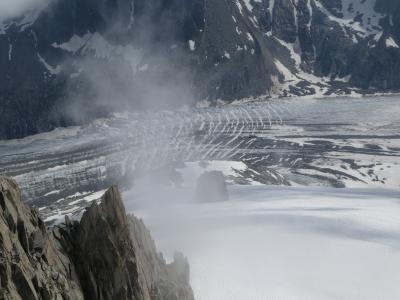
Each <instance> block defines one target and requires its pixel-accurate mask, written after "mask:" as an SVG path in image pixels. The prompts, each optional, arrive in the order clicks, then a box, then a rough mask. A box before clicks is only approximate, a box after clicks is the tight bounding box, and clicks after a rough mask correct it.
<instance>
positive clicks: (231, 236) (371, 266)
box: [124, 184, 400, 300]
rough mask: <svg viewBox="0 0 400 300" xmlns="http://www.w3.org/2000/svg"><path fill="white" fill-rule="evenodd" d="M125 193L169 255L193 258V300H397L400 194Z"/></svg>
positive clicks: (261, 189)
mask: <svg viewBox="0 0 400 300" xmlns="http://www.w3.org/2000/svg"><path fill="white" fill-rule="evenodd" d="M192 193H193V191H192V190H190V189H176V190H174V189H171V188H160V187H155V186H154V185H151V184H150V185H149V186H148V187H147V189H146V188H143V186H142V187H141V188H140V190H135V189H134V190H131V191H129V192H126V193H125V194H124V199H125V201H126V206H127V209H128V211H133V212H134V213H135V214H136V215H137V216H139V217H141V218H143V219H144V222H145V223H146V225H147V226H148V227H149V228H150V229H151V231H152V235H153V237H155V240H156V242H157V244H158V247H159V249H160V250H161V251H163V253H164V254H166V256H167V257H172V255H173V252H174V251H175V250H176V249H179V250H181V251H183V253H184V254H185V255H186V256H187V257H188V259H189V263H190V267H191V284H192V287H193V289H194V293H195V297H196V299H200V300H203V299H204V300H214V299H215V300H225V299H226V300H235V299H240V300H242V299H254V300H257V299H307V300H309V299H311V300H312V299H318V300H323V299H363V300H365V299H398V298H399V297H400V285H399V284H398V278H399V276H400V218H399V217H398V216H399V214H400V191H398V190H397V191H396V190H374V189H329V188H310V187H307V188H304V187H303V188H289V187H271V186H270V187H266V186H230V187H229V193H230V201H227V202H221V203H195V202H193V200H192V199H193V197H192Z"/></svg>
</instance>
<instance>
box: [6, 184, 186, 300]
mask: <svg viewBox="0 0 400 300" xmlns="http://www.w3.org/2000/svg"><path fill="white" fill-rule="evenodd" d="M0 299H24V300H25V299H46V300H47V299H71V300H72V299H74V300H75V299H90V300H92V299H102V300H108V299H110V300H111V299H122V300H123V299H146V300H147V299H149V300H151V299H156V300H161V299H165V300H186V299H188V300H191V299H193V293H192V290H191V288H190V285H189V266H188V263H187V260H186V259H185V258H184V257H183V256H182V255H181V254H177V255H176V257H175V261H174V262H173V263H172V264H170V265H167V264H166V263H165V261H164V260H163V258H162V256H161V255H160V254H158V253H157V251H156V247H155V244H154V241H153V240H152V238H151V236H150V233H149V231H148V230H147V229H146V227H145V226H144V224H143V223H142V222H141V221H140V220H138V219H136V218H135V217H134V216H127V215H126V214H125V209H124V206H123V203H122V200H121V196H120V194H119V191H118V189H117V188H116V187H112V188H111V189H109V190H108V191H107V192H106V194H105V195H104V196H103V199H102V201H101V203H100V204H93V205H92V206H91V207H90V208H89V209H88V210H87V211H86V212H85V213H84V215H83V217H82V220H81V221H80V222H74V223H72V222H71V221H69V220H68V218H67V219H66V224H65V226H62V227H56V228H53V229H52V230H48V229H46V227H45V225H44V223H43V221H42V220H41V219H40V217H39V214H38V212H37V211H35V210H29V209H28V208H27V207H26V206H25V205H24V204H23V203H22V202H21V199H20V192H19V190H18V187H17V185H16V183H15V182H14V181H12V180H10V179H6V178H3V177H0Z"/></svg>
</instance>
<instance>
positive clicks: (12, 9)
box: [0, 0, 48, 21]
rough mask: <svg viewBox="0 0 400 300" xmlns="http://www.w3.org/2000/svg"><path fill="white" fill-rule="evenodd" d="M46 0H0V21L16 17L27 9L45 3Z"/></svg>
mask: <svg viewBox="0 0 400 300" xmlns="http://www.w3.org/2000/svg"><path fill="white" fill-rule="evenodd" d="M47 2H48V0H1V1H0V21H4V20H6V19H9V18H14V17H18V16H19V15H21V14H23V13H25V12H26V11H28V10H31V9H35V8H38V7H41V6H42V5H45V4H46V3H47Z"/></svg>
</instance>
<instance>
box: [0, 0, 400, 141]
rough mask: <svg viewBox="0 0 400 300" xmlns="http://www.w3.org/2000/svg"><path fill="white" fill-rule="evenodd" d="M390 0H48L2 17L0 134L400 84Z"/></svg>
mask: <svg viewBox="0 0 400 300" xmlns="http://www.w3.org/2000/svg"><path fill="white" fill-rule="evenodd" d="M399 45H400V3H397V2H396V1H390V0H377V1H375V0H336V1H330V0H329V1H328V0H226V1H221V0H193V1H186V0H147V1H145V0H96V1H95V0H53V1H50V3H48V4H46V5H43V7H40V8H38V9H36V10H34V11H29V12H27V13H25V14H24V15H23V16H20V17H17V18H13V19H11V20H10V19H9V20H6V21H3V22H2V23H1V24H0V67H1V70H2V72H0V125H1V126H0V137H1V138H14V137H21V136H25V135H29V134H33V133H37V132H40V131H46V130H50V129H52V128H54V127H57V126H64V125H69V124H75V123H79V122H85V121H86V120H87V119H89V118H92V117H99V116H104V115H106V114H107V113H108V112H109V111H114V110H124V109H127V108H129V109H138V108H142V107H160V106H164V105H171V104H173V105H180V104H182V103H192V102H194V101H198V100H203V99H208V100H210V101H215V100H217V99H222V100H226V101H231V100H233V99H239V98H244V97H251V96H259V95H267V96H289V95H321V94H332V93H334V94H344V93H346V94H348V93H351V92H352V91H354V90H356V91H360V92H363V93H364V92H369V93H371V92H382V91H386V92H389V91H393V90H399V89H400V48H399Z"/></svg>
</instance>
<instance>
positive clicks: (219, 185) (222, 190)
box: [196, 171, 229, 202]
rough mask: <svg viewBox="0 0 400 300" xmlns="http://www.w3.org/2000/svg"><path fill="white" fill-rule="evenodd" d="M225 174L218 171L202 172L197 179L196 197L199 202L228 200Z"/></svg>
mask: <svg viewBox="0 0 400 300" xmlns="http://www.w3.org/2000/svg"><path fill="white" fill-rule="evenodd" d="M228 198H229V196H228V190H227V188H226V181H225V176H224V174H223V173H222V172H220V171H210V172H205V173H203V174H202V175H201V176H200V177H199V179H198V180H197V186H196V199H197V200H198V201H201V202H219V201H226V200H228Z"/></svg>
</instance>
